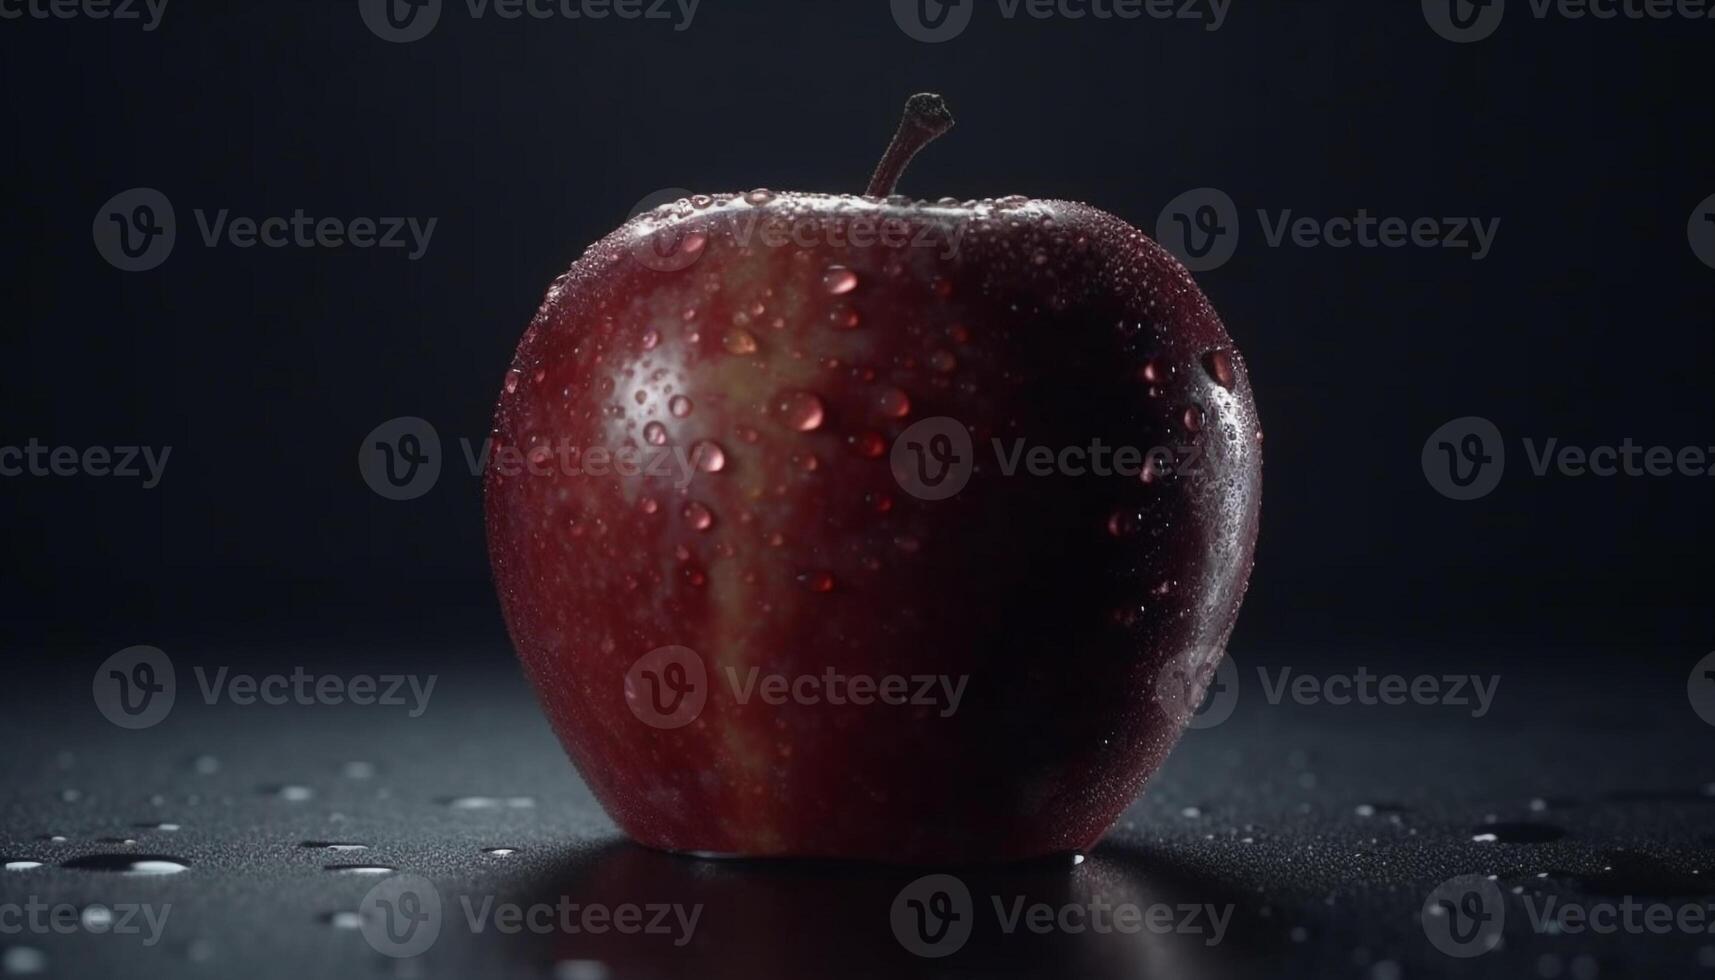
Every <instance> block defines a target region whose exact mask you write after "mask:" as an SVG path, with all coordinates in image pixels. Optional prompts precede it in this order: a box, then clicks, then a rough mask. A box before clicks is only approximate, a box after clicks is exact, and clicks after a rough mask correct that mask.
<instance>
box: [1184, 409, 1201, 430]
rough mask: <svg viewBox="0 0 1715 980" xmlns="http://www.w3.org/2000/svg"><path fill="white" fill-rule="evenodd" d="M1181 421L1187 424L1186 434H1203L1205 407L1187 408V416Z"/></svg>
mask: <svg viewBox="0 0 1715 980" xmlns="http://www.w3.org/2000/svg"><path fill="white" fill-rule="evenodd" d="M1180 421H1182V422H1184V423H1185V431H1186V432H1201V431H1202V430H1203V406H1201V405H1188V406H1186V408H1185V415H1184V417H1183V418H1181V419H1180Z"/></svg>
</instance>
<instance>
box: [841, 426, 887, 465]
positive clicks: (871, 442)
mask: <svg viewBox="0 0 1715 980" xmlns="http://www.w3.org/2000/svg"><path fill="white" fill-rule="evenodd" d="M846 443H847V445H849V446H851V447H852V451H853V452H855V453H857V454H858V455H859V456H862V457H863V458H864V459H877V458H879V457H880V456H881V454H882V453H884V452H886V451H887V440H886V439H883V438H882V437H881V433H879V432H865V433H862V434H860V435H855V436H849V437H847V439H846Z"/></svg>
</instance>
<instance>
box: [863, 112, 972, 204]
mask: <svg viewBox="0 0 1715 980" xmlns="http://www.w3.org/2000/svg"><path fill="white" fill-rule="evenodd" d="M952 128H953V113H952V112H951V111H950V110H949V109H948V108H947V101H946V100H945V99H943V98H941V97H940V96H939V95H936V94H935V93H933V92H919V93H917V94H916V95H913V96H912V97H911V98H909V99H906V100H905V116H904V117H903V118H902V119H900V120H899V131H898V132H896V133H894V134H893V142H892V143H890V144H888V147H887V152H886V153H884V154H882V155H881V163H880V164H878V165H877V166H876V168H875V176H873V177H871V178H870V179H869V190H867V191H865V192H864V194H865V195H867V196H869V197H887V196H888V195H890V194H892V193H893V188H894V187H895V186H897V185H898V184H899V177H900V175H901V174H904V173H905V168H906V167H907V166H909V165H910V164H911V158H912V157H914V156H916V155H917V151H918V150H921V149H923V148H924V147H925V146H928V145H929V144H930V143H932V142H934V140H935V137H937V136H940V135H941V134H942V133H944V132H946V131H947V130H949V129H952Z"/></svg>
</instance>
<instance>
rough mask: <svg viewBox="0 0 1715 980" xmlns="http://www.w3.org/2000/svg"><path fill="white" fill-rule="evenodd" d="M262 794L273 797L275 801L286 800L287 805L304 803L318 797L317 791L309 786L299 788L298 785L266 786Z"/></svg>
mask: <svg viewBox="0 0 1715 980" xmlns="http://www.w3.org/2000/svg"><path fill="white" fill-rule="evenodd" d="M262 793H263V795H265V796H272V797H274V798H275V799H280V800H285V801H286V802H287V803H303V802H304V801H306V800H312V799H315V796H316V791H315V790H313V789H311V788H309V787H308V786H299V785H296V784H289V785H285V786H264V787H263V788H262Z"/></svg>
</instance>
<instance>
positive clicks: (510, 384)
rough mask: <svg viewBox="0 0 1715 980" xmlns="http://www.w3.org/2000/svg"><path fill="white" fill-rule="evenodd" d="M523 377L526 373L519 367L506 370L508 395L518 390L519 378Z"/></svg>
mask: <svg viewBox="0 0 1715 980" xmlns="http://www.w3.org/2000/svg"><path fill="white" fill-rule="evenodd" d="M522 377H524V373H523V372H522V371H520V370H518V369H517V368H513V369H512V370H510V371H507V372H506V393H507V394H508V395H510V394H512V393H513V392H515V391H517V390H518V380H519V379H520V378H522Z"/></svg>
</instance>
